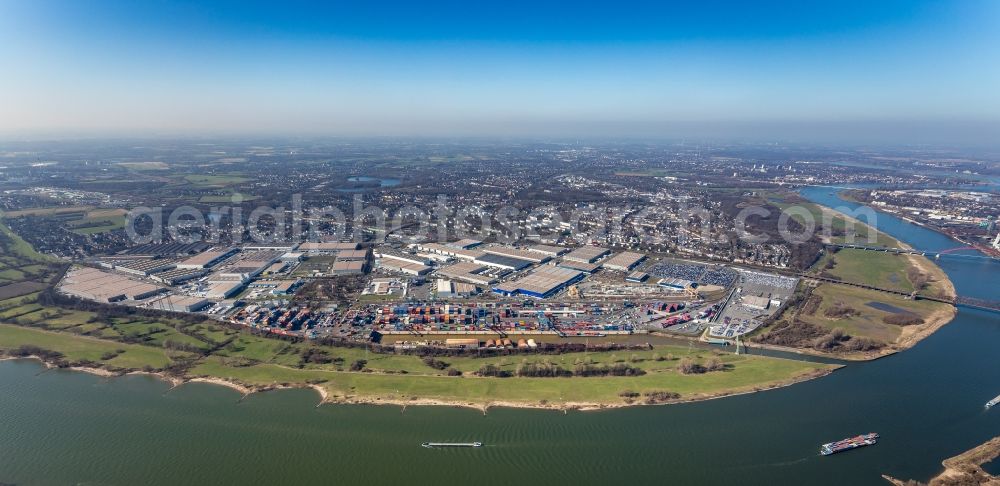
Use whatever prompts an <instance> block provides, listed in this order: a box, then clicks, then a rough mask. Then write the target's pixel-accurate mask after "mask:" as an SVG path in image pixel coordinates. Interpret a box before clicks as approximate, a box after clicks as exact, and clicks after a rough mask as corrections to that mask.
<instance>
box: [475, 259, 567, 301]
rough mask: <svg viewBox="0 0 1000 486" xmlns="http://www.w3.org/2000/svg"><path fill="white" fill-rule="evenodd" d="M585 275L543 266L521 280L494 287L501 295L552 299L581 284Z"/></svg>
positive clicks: (565, 269)
mask: <svg viewBox="0 0 1000 486" xmlns="http://www.w3.org/2000/svg"><path fill="white" fill-rule="evenodd" d="M583 276H584V274H583V273H582V272H578V271H576V270H570V269H568V268H559V267H551V266H543V267H541V268H538V269H537V270H535V271H533V272H531V273H530V274H528V275H527V276H525V277H522V278H520V279H517V280H514V281H511V282H504V283H501V284H500V285H497V286H495V287H493V291H494V292H496V293H498V294H500V295H506V296H511V295H524V296H527V297H534V298H536V299H544V298H547V297H551V296H552V295H555V294H557V293H559V292H560V291H562V290H563V289H565V288H566V287H567V286H569V285H571V284H573V283H576V282H579V281H580V280H581V279H582V278H583Z"/></svg>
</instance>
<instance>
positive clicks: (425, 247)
mask: <svg viewBox="0 0 1000 486" xmlns="http://www.w3.org/2000/svg"><path fill="white" fill-rule="evenodd" d="M414 248H415V249H416V250H417V251H422V252H425V253H432V254H436V255H443V256H446V257H450V258H459V259H462V260H475V259H476V258H479V257H481V256H483V255H485V254H486V253H484V252H482V251H478V250H469V249H465V248H459V247H455V246H450V245H442V244H440V243H418V244H416V245H414Z"/></svg>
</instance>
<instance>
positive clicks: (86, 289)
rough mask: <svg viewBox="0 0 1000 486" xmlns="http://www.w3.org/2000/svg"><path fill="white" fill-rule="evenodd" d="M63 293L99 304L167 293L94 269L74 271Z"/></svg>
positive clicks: (67, 279) (158, 288) (143, 283)
mask: <svg viewBox="0 0 1000 486" xmlns="http://www.w3.org/2000/svg"><path fill="white" fill-rule="evenodd" d="M59 289H60V290H61V291H63V292H65V293H67V294H70V295H73V296H76V297H79V298H81V299H88V300H95V301H98V302H118V301H121V300H126V299H130V300H142V299H148V298H150V297H153V296H155V295H158V294H160V293H163V292H165V291H166V289H165V288H163V287H160V286H158V285H153V284H151V283H146V282H140V281H138V280H133V279H131V278H128V277H125V276H123V275H116V274H113V273H108V272H104V271H101V270H97V269H94V268H81V269H74V270H72V271H71V272H69V273H68V274H67V275H66V277H65V278H63V281H62V285H61V286H60V288H59Z"/></svg>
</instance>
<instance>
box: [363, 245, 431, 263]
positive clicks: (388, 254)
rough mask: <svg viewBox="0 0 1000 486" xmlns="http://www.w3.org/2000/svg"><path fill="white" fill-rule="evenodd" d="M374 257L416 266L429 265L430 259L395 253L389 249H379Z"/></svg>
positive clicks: (399, 252)
mask: <svg viewBox="0 0 1000 486" xmlns="http://www.w3.org/2000/svg"><path fill="white" fill-rule="evenodd" d="M375 256H376V257H377V258H391V259H394V260H400V261H404V262H408V263H416V264H418V265H430V264H431V259H430V258H427V257H422V256H420V255H414V254H412V253H403V252H401V251H396V250H393V249H391V248H380V249H378V250H376V251H375Z"/></svg>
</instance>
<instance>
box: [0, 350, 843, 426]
mask: <svg viewBox="0 0 1000 486" xmlns="http://www.w3.org/2000/svg"><path fill="white" fill-rule="evenodd" d="M15 359H30V360H34V361H38V362H40V363H41V364H42V365H43V366H45V367H46V368H47V369H68V370H71V371H76V372H81V373H89V374H93V375H97V376H100V377H102V378H117V377H122V376H129V375H146V376H151V377H154V378H157V379H160V380H163V381H165V382H167V383H169V384H170V385H171V388H177V387H179V386H182V385H184V384H186V383H206V384H211V385H216V386H222V387H225V388H229V389H231V390H234V391H236V392H238V393H239V394H241V395H242V396H243V397H247V396H250V395H252V394H256V393H262V392H266V391H272V390H281V389H295V388H309V389H312V390H314V391H316V393H317V394H318V395H319V398H320V401H319V403H318V404H317V406H319V405H323V404H350V405H392V406H400V407H403V408H406V407H409V406H447V407H464V408H472V409H475V410H479V411H482V412H483V413H486V412H487V410H489V409H490V408H498V407H499V408H526V409H541V410H561V411H566V410H581V411H595V410H608V409H617V408H623V407H632V406H642V405H669V404H678V403H691V402H699V401H705V400H712V399H716V398H723V397H728V396H736V395H743V394H748V393H756V392H761V391H766V390H773V389H777V388H783V387H786V386H790V385H793V384H796V383H801V382H803V381H808V380H812V379H816V378H820V377H823V376H826V375H828V374H830V373H832V372H833V371H835V370H836V369H838V368H840V367H841V366H840V365H823V364H813V365H810V366H808V367H805V368H803V371H801V372H798V373H795V374H793V375H791V376H788V377H786V378H784V379H780V380H773V381H767V382H761V383H755V384H752V385H748V386H739V387H732V388H724V389H719V390H716V391H711V392H698V393H691V394H684V395H680V394H678V395H677V396H671V397H670V398H666V399H657V400H655V401H650V400H648V399H647V400H644V399H643V397H644V396H643V395H641V394H639V397H638V398H637V399H635V400H622V399H620V397H618V396H615V398H616V399H615V400H607V401H602V400H566V401H549V400H544V399H543V400H517V399H503V398H492V399H485V400H464V399H458V398H454V399H448V398H441V397H416V396H400V395H399V394H370V393H365V392H364V391H363V390H356V391H355V392H354V393H344V392H343V390H338V389H337V388H336V387H334V386H331V384H330V383H329V382H323V383H307V382H300V383H295V382H282V383H277V382H273V383H260V382H250V381H244V380H239V379H234V378H231V377H220V376H204V375H193V374H187V375H184V376H176V375H172V374H167V373H163V372H149V371H125V372H113V371H110V370H106V369H102V368H97V367H89V366H70V367H65V368H59V367H58V366H57V365H56V364H54V363H52V362H51V361H49V360H46V359H45V358H43V357H41V356H36V355H32V356H23V357H3V358H0V360H15ZM759 359H778V358H759ZM784 361H789V360H784ZM344 374H355V375H361V376H371V375H372V374H370V373H367V374H366V373H344ZM692 378H696V377H692ZM447 379H450V380H464V381H491V382H493V383H492V384H496V383H497V382H496V380H501V382H508V383H509V384H510V385H512V386H515V385H517V384H518V382H521V381H524V380H543V382H544V381H548V382H550V383H551V384H552V385H564V384H565V382H566V381H569V380H572V381H574V382H577V381H579V380H591V381H597V380H600V378H535V379H531V378H482V377H453V378H447ZM522 384H523V383H522ZM637 389H642V388H641V387H639V388H637ZM636 393H637V394H638V392H636ZM498 395H502V393H501V394H498Z"/></svg>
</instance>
